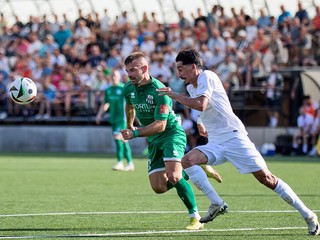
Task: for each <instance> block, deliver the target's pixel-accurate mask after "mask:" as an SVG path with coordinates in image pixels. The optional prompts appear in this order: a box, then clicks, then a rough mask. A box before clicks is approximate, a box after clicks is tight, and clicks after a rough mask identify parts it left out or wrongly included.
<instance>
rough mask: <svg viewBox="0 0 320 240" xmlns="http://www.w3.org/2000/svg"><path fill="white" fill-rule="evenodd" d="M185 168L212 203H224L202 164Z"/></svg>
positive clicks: (193, 181)
mask: <svg viewBox="0 0 320 240" xmlns="http://www.w3.org/2000/svg"><path fill="white" fill-rule="evenodd" d="M184 170H185V171H186V173H187V174H188V175H189V178H190V180H191V182H192V183H193V184H194V185H195V186H196V188H197V189H199V190H201V191H202V192H203V193H204V194H205V195H206V196H207V197H208V198H209V200H210V202H211V203H212V204H215V205H222V204H223V200H222V199H221V197H220V196H219V195H218V193H217V192H216V190H215V189H214V188H213V186H212V185H211V183H210V182H209V180H208V177H207V175H206V173H205V172H204V170H203V169H202V168H201V167H200V166H198V165H194V166H191V167H188V168H186V169H184Z"/></svg>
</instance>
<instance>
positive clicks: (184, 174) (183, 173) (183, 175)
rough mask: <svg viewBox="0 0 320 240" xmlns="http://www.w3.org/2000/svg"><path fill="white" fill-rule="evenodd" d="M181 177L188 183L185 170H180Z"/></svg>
mask: <svg viewBox="0 0 320 240" xmlns="http://www.w3.org/2000/svg"><path fill="white" fill-rule="evenodd" d="M182 177H183V178H184V179H185V180H186V181H188V180H189V176H188V174H187V173H186V171H185V170H183V169H182Z"/></svg>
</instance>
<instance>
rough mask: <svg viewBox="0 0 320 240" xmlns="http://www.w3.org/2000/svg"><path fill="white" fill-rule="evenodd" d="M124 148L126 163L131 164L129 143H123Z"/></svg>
mask: <svg viewBox="0 0 320 240" xmlns="http://www.w3.org/2000/svg"><path fill="white" fill-rule="evenodd" d="M123 147H124V156H125V158H126V159H127V161H128V163H132V152H131V147H130V145H129V142H128V141H127V142H123Z"/></svg>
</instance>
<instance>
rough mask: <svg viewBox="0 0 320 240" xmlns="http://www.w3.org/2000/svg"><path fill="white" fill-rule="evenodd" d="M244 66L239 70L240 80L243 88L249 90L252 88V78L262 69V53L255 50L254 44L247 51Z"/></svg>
mask: <svg viewBox="0 0 320 240" xmlns="http://www.w3.org/2000/svg"><path fill="white" fill-rule="evenodd" d="M244 61H245V62H244V66H243V67H242V68H239V69H238V73H237V75H238V78H239V83H240V85H241V86H245V87H246V88H247V89H248V88H250V87H251V86H252V84H251V83H252V77H253V75H254V74H258V73H259V72H260V68H261V53H260V52H258V51H255V50H254V46H253V44H252V43H250V44H249V45H248V48H247V49H246V53H245V58H244Z"/></svg>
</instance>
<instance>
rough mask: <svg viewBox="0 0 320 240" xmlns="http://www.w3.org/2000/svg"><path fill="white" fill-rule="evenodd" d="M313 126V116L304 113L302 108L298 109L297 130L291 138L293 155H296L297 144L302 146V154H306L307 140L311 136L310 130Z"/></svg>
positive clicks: (304, 109)
mask: <svg viewBox="0 0 320 240" xmlns="http://www.w3.org/2000/svg"><path fill="white" fill-rule="evenodd" d="M312 124H313V116H312V115H311V114H309V113H307V112H306V108H305V107H304V106H302V107H300V109H299V116H298V119H297V126H298V130H297V132H296V133H295V134H294V136H293V144H292V147H293V154H297V153H298V147H299V144H302V152H303V153H304V154H307V152H308V140H309V137H310V136H311V129H312Z"/></svg>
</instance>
